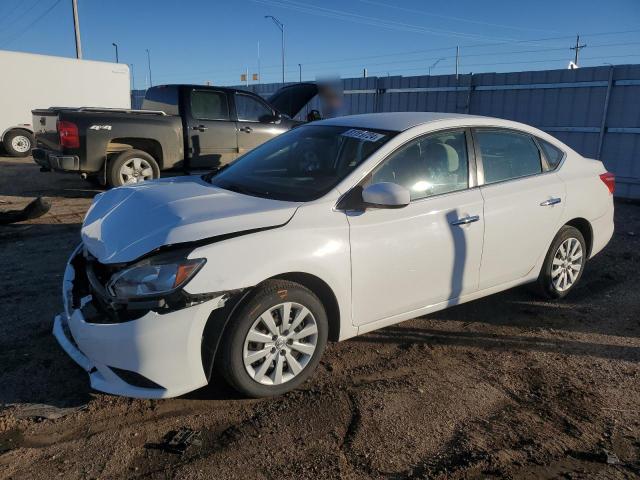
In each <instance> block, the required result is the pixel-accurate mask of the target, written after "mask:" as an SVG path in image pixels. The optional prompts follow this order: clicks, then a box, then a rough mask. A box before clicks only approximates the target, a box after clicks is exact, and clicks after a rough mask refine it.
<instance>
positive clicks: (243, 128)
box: [238, 127, 253, 133]
mask: <svg viewBox="0 0 640 480" xmlns="http://www.w3.org/2000/svg"><path fill="white" fill-rule="evenodd" d="M238 131H240V132H245V133H251V132H253V128H251V127H242V128H239V129H238Z"/></svg>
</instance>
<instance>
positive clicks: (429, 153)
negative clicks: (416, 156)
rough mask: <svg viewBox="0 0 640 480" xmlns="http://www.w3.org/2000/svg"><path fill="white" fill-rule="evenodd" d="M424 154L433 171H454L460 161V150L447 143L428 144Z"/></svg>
mask: <svg viewBox="0 0 640 480" xmlns="http://www.w3.org/2000/svg"><path fill="white" fill-rule="evenodd" d="M423 156H424V158H425V160H426V162H427V168H428V169H429V170H430V171H432V172H440V173H444V172H452V171H454V170H457V169H458V165H459V163H460V160H459V158H458V152H456V150H455V149H454V148H453V147H452V146H451V145H447V144H445V143H430V144H428V145H427V146H426V148H425V149H424V152H423Z"/></svg>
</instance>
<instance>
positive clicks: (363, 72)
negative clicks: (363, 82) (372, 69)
mask: <svg viewBox="0 0 640 480" xmlns="http://www.w3.org/2000/svg"><path fill="white" fill-rule="evenodd" d="M362 78H367V69H366V68H363V69H362Z"/></svg>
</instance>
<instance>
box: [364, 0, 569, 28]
mask: <svg viewBox="0 0 640 480" xmlns="http://www.w3.org/2000/svg"><path fill="white" fill-rule="evenodd" d="M358 1H359V2H362V3H368V4H369V5H377V6H379V7H386V8H391V9H393V10H400V11H403V12H409V13H417V14H420V15H427V16H430V17H436V18H444V19H447V20H455V21H457V22H467V23H474V24H476V25H485V26H489V27H498V28H506V29H509V30H520V31H530V32H554V33H560V32H558V31H557V30H543V29H541V28H526V27H514V26H511V25H502V24H500V23H491V22H484V21H481V20H471V19H470V18H462V17H453V16H450V15H442V14H440V13H433V12H425V11H424V10H416V9H414V8H407V7H399V6H398V5H390V4H388V3H383V2H376V1H373V0H358Z"/></svg>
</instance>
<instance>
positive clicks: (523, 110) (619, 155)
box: [132, 65, 640, 199]
mask: <svg viewBox="0 0 640 480" xmlns="http://www.w3.org/2000/svg"><path fill="white" fill-rule="evenodd" d="M342 85H343V93H344V109H343V113H344V114H345V115H349V114H357V113H372V112H397V111H433V112H455V113H469V114H474V115H487V116H492V117H499V118H506V119H509V120H516V121H519V122H523V123H527V124H529V125H533V126H535V127H538V128H540V129H542V130H545V131H546V132H548V133H550V134H551V135H554V136H556V137H557V138H558V139H560V140H561V141H563V142H565V143H566V144H567V145H569V146H571V147H572V148H574V149H575V150H576V151H578V152H579V153H581V154H582V155H585V156H587V157H591V158H599V159H601V160H603V161H604V163H605V165H606V167H607V168H608V169H609V170H610V171H612V172H614V173H615V174H616V177H617V190H616V195H617V196H620V197H625V198H636V199H638V198H640V65H620V66H615V67H609V66H603V67H589V68H580V69H577V70H543V71H532V72H515V73H480V74H475V75H474V74H468V75H460V76H459V77H458V78H456V76H455V75H438V76H426V75H425V76H416V77H368V78H347V79H343V80H342ZM281 86H282V85H281V84H279V83H274V84H258V85H250V86H249V87H245V86H240V85H239V86H237V87H236V88H242V89H246V90H251V91H253V92H255V93H258V94H260V95H262V96H264V97H268V96H270V95H271V94H272V93H274V92H275V91H276V90H278V89H279V88H280V87H281ZM143 96H144V91H140V90H138V91H134V92H132V106H133V108H139V106H140V103H141V98H142V97H143ZM311 108H315V109H318V110H321V106H320V104H319V101H318V99H317V98H314V99H313V100H312V101H311V102H310V103H309V105H307V108H306V109H304V110H303V112H301V116H302V117H304V116H305V113H306V112H308V110H310V109H311Z"/></svg>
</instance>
